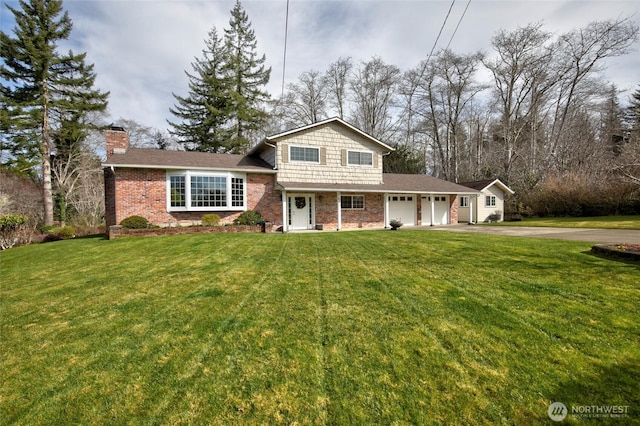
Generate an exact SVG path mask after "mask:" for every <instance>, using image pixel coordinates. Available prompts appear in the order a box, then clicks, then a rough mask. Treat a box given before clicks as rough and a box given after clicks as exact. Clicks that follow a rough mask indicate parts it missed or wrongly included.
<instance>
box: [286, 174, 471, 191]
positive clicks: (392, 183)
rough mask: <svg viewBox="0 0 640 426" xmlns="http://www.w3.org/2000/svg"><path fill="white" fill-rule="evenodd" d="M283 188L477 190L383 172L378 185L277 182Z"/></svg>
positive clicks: (422, 177) (415, 176) (422, 176)
mask: <svg viewBox="0 0 640 426" xmlns="http://www.w3.org/2000/svg"><path fill="white" fill-rule="evenodd" d="M278 185H280V186H281V187H282V188H283V189H285V190H287V191H290V190H311V191H323V190H324V191H345V192H357V191H361V192H405V193H435V194H476V193H478V192H479V191H476V190H475V189H471V188H467V187H466V186H462V185H458V184H455V183H452V182H447V181H445V180H442V179H438V178H435V177H433V176H427V175H411V174H396V173H384V174H383V183H382V184H379V185H358V184H342V183H308V182H278Z"/></svg>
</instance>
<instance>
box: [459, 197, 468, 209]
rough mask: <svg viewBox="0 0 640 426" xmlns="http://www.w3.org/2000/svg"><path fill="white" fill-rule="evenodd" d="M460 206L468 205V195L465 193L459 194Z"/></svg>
mask: <svg viewBox="0 0 640 426" xmlns="http://www.w3.org/2000/svg"><path fill="white" fill-rule="evenodd" d="M460 207H469V197H468V196H466V195H461V196H460Z"/></svg>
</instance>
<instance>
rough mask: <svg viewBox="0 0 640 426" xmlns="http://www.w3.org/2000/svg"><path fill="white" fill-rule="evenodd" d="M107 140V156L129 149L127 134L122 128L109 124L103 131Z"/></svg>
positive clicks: (122, 152)
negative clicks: (109, 126) (108, 127)
mask: <svg viewBox="0 0 640 426" xmlns="http://www.w3.org/2000/svg"><path fill="white" fill-rule="evenodd" d="M105 133H106V134H105V136H106V141H107V158H109V157H111V156H112V155H113V154H124V153H125V152H127V149H129V135H127V132H125V130H124V128H122V127H117V126H111V128H110V129H107V131H106V132H105Z"/></svg>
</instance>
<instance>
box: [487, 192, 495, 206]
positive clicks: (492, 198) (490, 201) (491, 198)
mask: <svg viewBox="0 0 640 426" xmlns="http://www.w3.org/2000/svg"><path fill="white" fill-rule="evenodd" d="M484 206H485V207H495V206H496V196H495V195H487V196H486V197H485V198H484Z"/></svg>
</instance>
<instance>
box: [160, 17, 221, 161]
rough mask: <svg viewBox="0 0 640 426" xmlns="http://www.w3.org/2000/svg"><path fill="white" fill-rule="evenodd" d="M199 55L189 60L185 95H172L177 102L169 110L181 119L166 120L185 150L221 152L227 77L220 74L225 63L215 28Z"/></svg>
mask: <svg viewBox="0 0 640 426" xmlns="http://www.w3.org/2000/svg"><path fill="white" fill-rule="evenodd" d="M202 54H203V57H202V59H198V58H196V60H195V62H193V63H192V64H191V67H192V68H193V74H190V73H188V72H185V74H186V75H187V77H188V78H189V94H188V96H187V97H181V96H178V95H176V94H175V93H174V94H173V96H174V97H175V98H176V101H177V104H176V106H175V107H174V108H171V109H170V111H171V113H172V114H173V115H175V116H176V117H177V118H179V119H181V122H179V123H174V122H171V121H169V125H170V126H171V127H172V128H173V130H172V131H171V134H173V135H174V136H177V137H178V138H179V139H180V143H182V144H183V145H184V146H185V147H186V148H187V149H188V150H195V151H204V152H225V151H229V150H231V149H232V148H233V147H230V146H229V145H228V141H229V137H228V131H227V126H228V121H229V105H230V99H229V92H230V90H229V80H228V78H226V77H225V75H224V74H223V69H224V66H225V63H226V52H225V49H224V45H223V43H222V40H221V39H220V37H218V33H217V30H216V28H215V27H214V28H213V29H212V30H211V31H210V32H209V38H208V39H207V40H206V41H205V49H204V50H203V51H202Z"/></svg>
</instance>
